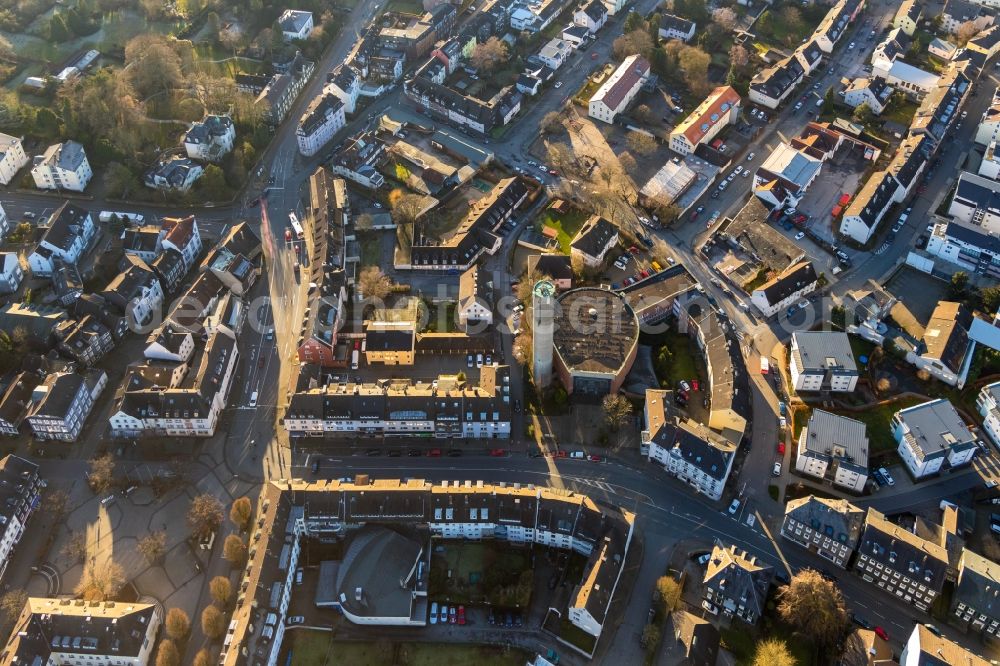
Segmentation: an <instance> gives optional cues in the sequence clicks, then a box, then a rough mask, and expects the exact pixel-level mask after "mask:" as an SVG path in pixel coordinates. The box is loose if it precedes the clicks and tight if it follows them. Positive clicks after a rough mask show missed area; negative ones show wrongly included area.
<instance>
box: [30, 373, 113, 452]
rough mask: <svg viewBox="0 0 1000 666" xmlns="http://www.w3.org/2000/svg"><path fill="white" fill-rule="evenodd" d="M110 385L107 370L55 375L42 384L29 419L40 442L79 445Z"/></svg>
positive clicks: (33, 397)
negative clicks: (78, 438) (90, 418)
mask: <svg viewBox="0 0 1000 666" xmlns="http://www.w3.org/2000/svg"><path fill="white" fill-rule="evenodd" d="M107 383H108V376H107V374H105V372H104V371H103V370H88V371H87V372H86V373H83V374H79V373H75V372H74V373H57V374H51V375H49V376H48V377H46V378H45V380H44V381H43V382H42V383H41V384H39V385H38V387H37V388H36V389H35V391H34V394H33V396H32V401H33V403H34V404H33V405H32V407H31V409H30V410H29V412H28V416H27V418H26V419H25V420H26V421H27V422H28V425H29V426H31V432H32V434H33V435H34V436H35V437H36V438H37V439H45V440H56V441H61V442H75V441H76V438H77V437H79V436H80V431H81V430H83V424H84V422H86V420H87V417H88V416H89V415H90V410H91V409H92V408H93V407H94V401H95V400H97V397H98V396H99V395H100V394H101V392H102V391H103V390H104V387H105V386H106V385H107Z"/></svg>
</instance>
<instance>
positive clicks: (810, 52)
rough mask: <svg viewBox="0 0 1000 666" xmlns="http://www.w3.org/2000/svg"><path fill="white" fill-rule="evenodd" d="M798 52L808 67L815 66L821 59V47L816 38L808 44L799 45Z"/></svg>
mask: <svg viewBox="0 0 1000 666" xmlns="http://www.w3.org/2000/svg"><path fill="white" fill-rule="evenodd" d="M798 52H799V53H800V54H801V55H802V57H803V58H805V61H806V62H807V63H809V67H810V68H812V67H815V66H816V64H817V63H819V61H820V60H822V59H823V49H821V48H820V47H819V44H817V43H816V40H815V39H814V40H812V41H810V42H809V43H808V44H805V45H803V46H800V47H799V49H798Z"/></svg>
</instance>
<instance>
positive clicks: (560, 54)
mask: <svg viewBox="0 0 1000 666" xmlns="http://www.w3.org/2000/svg"><path fill="white" fill-rule="evenodd" d="M595 3H596V0H595ZM598 4H599V3H598ZM602 7H603V5H602ZM572 54H573V46H572V45H571V44H570V43H569V42H567V41H565V40H562V39H558V38H555V37H554V38H552V39H550V40H549V42H548V44H546V45H545V46H543V47H542V50H541V51H539V52H538V59H539V60H541V61H542V64H544V65H545V66H546V67H548V68H549V69H551V70H553V71H555V70H557V69H559V68H560V67H562V65H563V63H564V62H566V61H567V60H568V59H569V57H570V55H572Z"/></svg>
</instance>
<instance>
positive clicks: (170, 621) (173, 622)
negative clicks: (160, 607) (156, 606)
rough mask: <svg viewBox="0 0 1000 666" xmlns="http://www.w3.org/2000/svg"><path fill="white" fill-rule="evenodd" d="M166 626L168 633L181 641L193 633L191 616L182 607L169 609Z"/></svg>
mask: <svg viewBox="0 0 1000 666" xmlns="http://www.w3.org/2000/svg"><path fill="white" fill-rule="evenodd" d="M166 628H167V635H168V636H170V638H172V639H174V640H175V641H177V642H178V643H180V642H182V641H183V640H184V639H185V638H187V636H188V634H189V633H191V618H190V617H188V614H187V613H185V612H184V611H183V610H181V609H180V608H171V609H170V610H168V611H167V619H166Z"/></svg>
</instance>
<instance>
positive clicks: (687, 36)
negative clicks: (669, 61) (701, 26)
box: [659, 14, 697, 42]
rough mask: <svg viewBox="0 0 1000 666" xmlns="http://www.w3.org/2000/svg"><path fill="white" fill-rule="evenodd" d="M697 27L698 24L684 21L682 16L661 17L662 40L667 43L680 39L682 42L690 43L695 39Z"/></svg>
mask: <svg viewBox="0 0 1000 666" xmlns="http://www.w3.org/2000/svg"><path fill="white" fill-rule="evenodd" d="M696 27H697V24H696V23H694V22H693V21H688V20H687V19H683V18H681V17H680V16H674V15H673V14H661V15H660V28H659V35H660V39H663V40H666V41H670V40H671V39H679V40H681V41H682V42H689V41H691V38H692V37H694V31H695V28H696Z"/></svg>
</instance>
